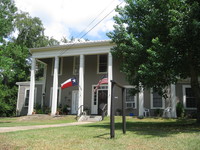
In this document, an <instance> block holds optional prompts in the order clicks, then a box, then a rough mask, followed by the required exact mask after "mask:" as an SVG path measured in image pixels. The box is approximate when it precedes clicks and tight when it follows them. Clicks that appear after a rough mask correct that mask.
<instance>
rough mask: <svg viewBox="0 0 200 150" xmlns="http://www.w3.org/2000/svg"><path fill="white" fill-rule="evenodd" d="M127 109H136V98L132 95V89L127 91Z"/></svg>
mask: <svg viewBox="0 0 200 150" xmlns="http://www.w3.org/2000/svg"><path fill="white" fill-rule="evenodd" d="M125 100H126V108H136V96H134V95H132V93H131V89H130V88H129V89H128V88H127V89H126V90H125Z"/></svg>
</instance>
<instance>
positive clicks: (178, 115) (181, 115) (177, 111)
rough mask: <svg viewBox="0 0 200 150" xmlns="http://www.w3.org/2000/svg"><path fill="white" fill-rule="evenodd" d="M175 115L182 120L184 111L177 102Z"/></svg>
mask: <svg viewBox="0 0 200 150" xmlns="http://www.w3.org/2000/svg"><path fill="white" fill-rule="evenodd" d="M176 114H177V117H181V118H183V117H184V115H185V110H184V107H183V104H182V103H181V102H178V103H177V104H176Z"/></svg>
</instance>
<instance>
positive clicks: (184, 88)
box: [182, 85, 197, 110]
mask: <svg viewBox="0 0 200 150" xmlns="http://www.w3.org/2000/svg"><path fill="white" fill-rule="evenodd" d="M186 88H191V86H190V85H183V86H182V90H183V106H184V108H185V109H187V110H196V109H197V108H193V107H187V106H186Z"/></svg>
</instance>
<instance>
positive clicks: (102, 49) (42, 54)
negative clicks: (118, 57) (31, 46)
mask: <svg viewBox="0 0 200 150" xmlns="http://www.w3.org/2000/svg"><path fill="white" fill-rule="evenodd" d="M112 47H113V45H112V46H111V45H110V46H101V45H99V46H98V47H93V46H91V47H86V48H84V47H82V48H77V49H73V48H71V49H69V50H67V51H65V53H63V54H62V57H70V56H77V55H98V54H106V53H109V52H110V49H111V48H112ZM61 52H62V50H61V49H56V50H49V51H46V50H45V51H43V49H42V48H41V51H35V52H34V53H33V54H32V57H34V58H41V59H42V58H52V57H55V56H60V55H61Z"/></svg>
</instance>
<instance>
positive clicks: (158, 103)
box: [153, 92, 163, 107]
mask: <svg viewBox="0 0 200 150" xmlns="http://www.w3.org/2000/svg"><path fill="white" fill-rule="evenodd" d="M153 107H163V101H162V96H161V95H159V94H158V92H153Z"/></svg>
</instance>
